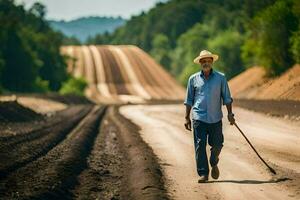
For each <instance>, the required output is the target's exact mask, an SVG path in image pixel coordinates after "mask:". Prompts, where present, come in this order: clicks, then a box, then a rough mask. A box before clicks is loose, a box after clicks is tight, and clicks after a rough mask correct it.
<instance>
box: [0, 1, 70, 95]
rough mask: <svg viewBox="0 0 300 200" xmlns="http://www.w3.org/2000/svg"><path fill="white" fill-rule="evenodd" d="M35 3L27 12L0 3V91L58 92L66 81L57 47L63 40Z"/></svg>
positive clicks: (63, 63) (40, 7)
mask: <svg viewBox="0 0 300 200" xmlns="http://www.w3.org/2000/svg"><path fill="white" fill-rule="evenodd" d="M45 13H46V9H45V7H44V6H43V5H42V4H40V3H35V4H34V5H33V6H32V7H31V8H30V9H29V10H25V9H24V7H23V6H22V5H15V3H14V1H13V0H0V24H1V29H0V44H1V48H0V69H1V70H0V77H1V78H0V85H1V87H0V88H2V87H3V88H4V89H5V90H7V91H16V92H42V91H48V90H52V91H58V90H59V89H60V87H61V84H62V82H63V81H65V80H66V79H67V75H66V64H65V61H64V58H63V57H62V56H61V55H60V52H59V48H60V46H61V44H62V41H63V40H64V39H65V38H64V36H63V35H62V34H60V33H57V32H55V31H53V30H52V29H51V28H50V26H49V25H48V23H47V22H46V21H45V19H44V16H45Z"/></svg>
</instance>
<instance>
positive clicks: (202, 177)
mask: <svg viewBox="0 0 300 200" xmlns="http://www.w3.org/2000/svg"><path fill="white" fill-rule="evenodd" d="M206 181H208V175H202V176H199V179H198V183H204V182H206Z"/></svg>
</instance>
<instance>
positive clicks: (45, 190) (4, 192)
mask: <svg viewBox="0 0 300 200" xmlns="http://www.w3.org/2000/svg"><path fill="white" fill-rule="evenodd" d="M105 109H106V107H105V106H102V107H99V106H95V107H94V108H93V109H92V111H90V113H89V114H88V115H87V116H86V117H85V118H84V119H83V120H82V121H81V122H80V123H79V124H78V126H77V127H76V128H75V129H73V130H72V132H70V133H69V134H68V137H66V138H65V139H64V140H63V141H62V142H61V143H59V144H58V145H56V146H55V147H54V148H52V149H51V150H50V151H49V152H48V153H47V154H46V155H45V156H43V157H40V158H38V159H37V160H35V161H33V162H31V163H29V164H27V165H26V166H24V167H22V168H19V169H18V170H16V171H14V172H13V173H11V174H10V175H9V176H7V177H6V178H5V179H4V180H3V181H1V182H0V197H1V198H4V199H15V198H17V199H28V198H30V199H54V198H61V197H63V198H64V199H71V198H72V197H73V194H72V192H71V190H72V189H73V188H74V186H75V185H76V184H77V180H76V177H77V176H78V174H80V172H81V171H82V170H83V169H84V168H85V167H86V158H87V157H88V155H89V153H90V151H91V148H92V146H93V143H94V139H95V137H96V135H97V134H98V131H97V129H98V127H99V124H100V121H101V119H102V116H103V114H104V112H105Z"/></svg>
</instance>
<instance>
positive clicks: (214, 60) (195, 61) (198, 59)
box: [194, 54, 219, 64]
mask: <svg viewBox="0 0 300 200" xmlns="http://www.w3.org/2000/svg"><path fill="white" fill-rule="evenodd" d="M202 58H212V59H213V62H216V61H217V60H218V59H219V56H218V55H216V54H209V55H204V56H198V57H197V58H195V59H194V63H196V64H200V59H202Z"/></svg>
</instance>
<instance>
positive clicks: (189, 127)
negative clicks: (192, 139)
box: [184, 118, 192, 131]
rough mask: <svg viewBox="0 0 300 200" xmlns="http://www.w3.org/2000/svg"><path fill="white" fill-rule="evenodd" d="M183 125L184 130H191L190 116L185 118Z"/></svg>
mask: <svg viewBox="0 0 300 200" xmlns="http://www.w3.org/2000/svg"><path fill="white" fill-rule="evenodd" d="M184 126H185V129H186V130H189V131H191V130H192V122H191V120H190V118H186V119H185V123H184Z"/></svg>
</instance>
